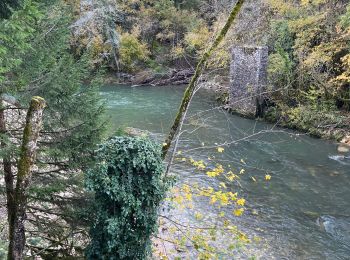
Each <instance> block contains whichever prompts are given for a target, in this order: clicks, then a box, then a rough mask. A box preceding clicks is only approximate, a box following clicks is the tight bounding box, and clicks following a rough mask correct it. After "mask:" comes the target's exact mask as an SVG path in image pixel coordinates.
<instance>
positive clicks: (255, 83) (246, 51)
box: [230, 46, 268, 116]
mask: <svg viewBox="0 0 350 260" xmlns="http://www.w3.org/2000/svg"><path fill="white" fill-rule="evenodd" d="M231 53H232V61H231V67H230V82H231V86H230V107H231V108H232V110H234V111H237V112H239V113H242V114H245V115H248V116H262V114H263V112H264V106H265V105H264V103H265V98H264V92H266V84H267V63H268V48H267V47H256V46H254V47H253V46H240V47H233V48H232V51H231Z"/></svg>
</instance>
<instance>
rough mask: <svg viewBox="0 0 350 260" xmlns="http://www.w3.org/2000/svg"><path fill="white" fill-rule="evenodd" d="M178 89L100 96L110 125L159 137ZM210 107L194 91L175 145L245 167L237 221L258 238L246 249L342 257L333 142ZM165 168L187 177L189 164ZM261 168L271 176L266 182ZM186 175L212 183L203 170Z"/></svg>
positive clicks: (344, 163) (343, 210)
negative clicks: (219, 148)
mask: <svg viewBox="0 0 350 260" xmlns="http://www.w3.org/2000/svg"><path fill="white" fill-rule="evenodd" d="M183 90H184V89H183V88H182V87H137V88H132V87H126V86H122V87H121V86H113V87H105V88H104V89H103V90H102V92H101V95H102V96H103V97H104V98H105V99H106V100H107V109H108V114H109V116H110V122H111V126H112V129H114V130H117V129H118V128H120V127H125V126H128V127H134V128H140V129H145V130H148V131H150V132H152V133H155V134H157V136H158V137H160V138H161V137H163V136H164V135H165V134H166V133H167V132H168V130H169V127H170V125H171V123H172V120H173V118H174V116H175V114H176V111H177V108H178V105H179V102H180V100H181V97H182V95H183ZM216 106H218V104H217V103H216V102H215V101H214V98H213V95H212V94H210V93H209V92H207V91H205V90H201V91H199V92H198V93H197V94H196V96H195V98H194V99H193V101H192V104H191V109H190V113H189V115H188V118H189V119H188V120H187V121H186V125H185V127H184V129H186V130H189V132H187V133H186V132H185V133H184V134H183V135H182V136H181V139H180V142H179V149H180V150H182V151H184V152H185V153H186V154H187V155H188V156H192V157H193V158H197V159H206V158H207V157H208V156H212V155H213V154H215V155H216V161H217V162H220V163H222V164H223V165H224V166H228V165H231V166H232V167H235V168H236V169H237V170H239V169H241V168H244V169H245V170H246V174H245V175H244V176H243V177H242V179H241V186H242V188H241V190H240V193H241V194H242V195H243V196H244V197H245V198H246V200H247V212H246V214H245V215H244V217H241V218H239V222H238V225H239V226H240V227H241V228H242V229H243V230H244V231H245V232H247V233H248V234H254V235H258V236H260V237H262V238H263V239H264V241H265V244H264V247H262V248H257V252H260V253H257V252H254V254H256V255H258V257H259V256H260V257H261V259H350V186H349V185H350V159H349V158H347V157H346V156H348V155H346V154H345V155H344V154H338V152H337V144H336V143H334V142H330V141H325V140H319V139H314V138H310V137H308V136H305V135H302V134H300V135H298V134H297V133H296V132H291V131H287V130H283V129H279V128H275V127H274V126H273V125H270V124H266V123H262V122H256V121H253V120H249V119H244V118H241V117H238V116H234V115H231V114H228V113H226V112H224V111H222V110H220V109H215V107H216ZM199 112H200V113H199ZM260 131H266V132H262V133H260V134H259V132H260ZM223 143H231V144H230V145H227V146H223V147H224V148H225V151H224V153H222V154H220V155H218V153H217V152H216V149H215V148H214V147H215V146H216V145H217V144H223ZM241 159H243V160H244V162H245V163H246V164H243V163H242V162H241ZM173 172H174V173H175V174H177V175H178V176H180V177H179V178H180V179H186V178H189V177H193V171H192V169H189V168H187V167H184V166H183V165H178V166H177V165H175V166H174V167H173ZM265 174H270V175H271V176H272V179H271V180H270V181H269V182H267V181H265V180H264V176H265ZM251 177H254V178H255V179H256V180H257V181H256V182H254V181H253V180H252V178H251ZM193 179H196V181H200V182H202V183H204V184H205V183H206V182H208V185H210V186H215V185H217V184H215V183H213V182H212V179H211V180H208V179H207V178H206V177H205V176H204V175H200V174H199V175H198V174H197V175H196V177H195V178H193ZM220 181H223V180H217V182H218V183H219V182H220ZM229 188H231V189H232V190H236V189H237V187H236V186H235V187H233V186H232V187H229ZM203 207H205V205H203ZM205 210H207V209H205ZM208 210H209V209H208ZM252 212H254V214H252Z"/></svg>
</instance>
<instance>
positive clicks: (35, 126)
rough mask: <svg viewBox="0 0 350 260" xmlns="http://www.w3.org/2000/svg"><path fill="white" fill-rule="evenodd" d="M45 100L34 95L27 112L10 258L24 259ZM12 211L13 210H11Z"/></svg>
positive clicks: (12, 214) (11, 223) (10, 214)
mask: <svg viewBox="0 0 350 260" xmlns="http://www.w3.org/2000/svg"><path fill="white" fill-rule="evenodd" d="M44 107H45V100H44V99H43V98H41V97H33V98H32V100H31V102H30V107H29V110H28V112H27V117H26V125H25V128H24V132H23V140H22V146H21V153H20V159H19V162H18V173H17V182H16V189H15V191H14V193H13V195H14V198H13V204H14V205H13V206H14V207H13V208H9V209H8V210H9V212H8V217H9V241H10V243H9V248H8V260H21V259H23V251H24V246H25V227H24V223H25V220H26V206H27V197H28V189H29V186H30V183H31V177H32V168H33V164H34V162H35V158H36V150H37V141H38V138H39V131H40V129H41V126H42V118H43V110H44ZM11 211H12V212H11Z"/></svg>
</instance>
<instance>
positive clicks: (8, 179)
mask: <svg viewBox="0 0 350 260" xmlns="http://www.w3.org/2000/svg"><path fill="white" fill-rule="evenodd" d="M0 102H1V107H0V135H2V136H3V137H2V138H3V140H1V141H0V148H1V150H2V151H4V150H5V149H6V148H7V144H6V141H5V140H4V139H5V135H6V133H7V129H6V121H5V109H4V108H3V107H2V105H3V104H2V102H3V99H1V100H0ZM2 165H3V170H4V176H5V187H6V199H7V212H8V216H9V215H10V213H11V212H13V199H14V194H13V173H12V168H11V166H12V165H11V156H10V155H9V154H8V153H6V152H5V154H4V155H3V156H2ZM8 221H10V217H8Z"/></svg>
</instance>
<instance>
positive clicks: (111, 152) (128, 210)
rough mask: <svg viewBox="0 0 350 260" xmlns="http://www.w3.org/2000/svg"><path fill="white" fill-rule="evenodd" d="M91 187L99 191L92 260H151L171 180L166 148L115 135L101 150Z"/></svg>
mask: <svg viewBox="0 0 350 260" xmlns="http://www.w3.org/2000/svg"><path fill="white" fill-rule="evenodd" d="M95 158H96V161H97V163H96V165H95V166H94V167H93V168H92V169H90V170H89V171H87V173H86V184H87V188H88V189H89V190H90V191H93V192H94V193H95V203H96V208H95V214H96V215H95V220H94V223H93V224H92V227H91V230H90V235H91V239H92V241H91V243H90V245H89V247H88V249H87V258H88V259H111V260H113V259H145V258H146V257H147V255H149V254H150V252H151V239H150V237H151V235H152V233H153V232H155V231H156V227H157V225H156V224H157V218H158V214H157V212H158V208H159V205H160V202H161V201H162V199H163V198H164V196H165V193H166V190H167V187H168V186H169V183H170V182H169V181H168V180H167V179H164V177H163V172H164V168H163V163H162V158H161V147H160V146H159V145H158V144H156V143H154V142H153V141H151V140H149V139H145V138H140V137H136V138H135V137H114V138H112V139H110V140H109V141H107V142H106V143H104V144H103V145H101V146H100V148H99V149H98V150H97V152H96V157H95Z"/></svg>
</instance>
